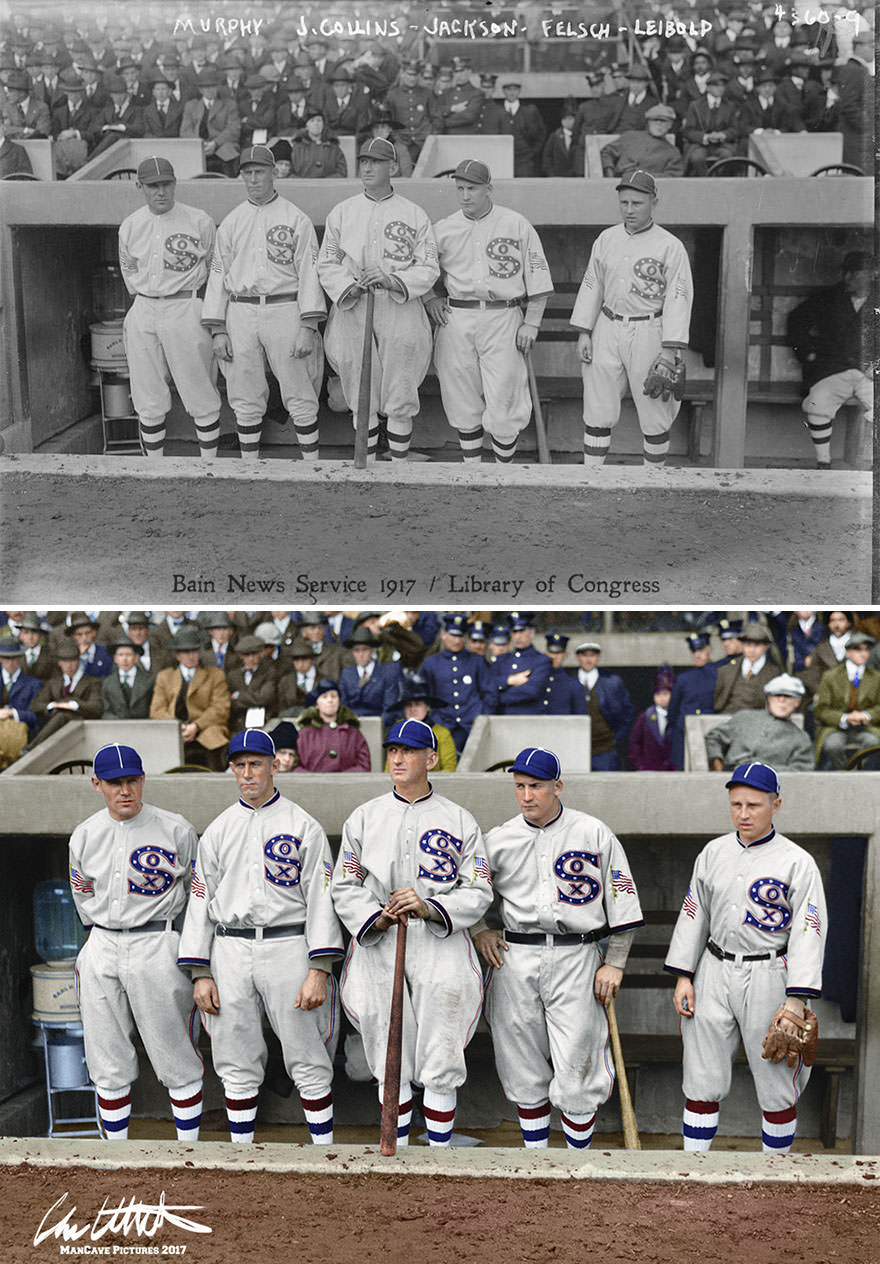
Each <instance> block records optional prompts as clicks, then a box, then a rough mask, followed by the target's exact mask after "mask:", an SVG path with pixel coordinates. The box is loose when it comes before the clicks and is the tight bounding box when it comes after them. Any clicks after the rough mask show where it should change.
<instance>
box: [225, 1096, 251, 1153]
mask: <svg viewBox="0 0 880 1264" xmlns="http://www.w3.org/2000/svg"><path fill="white" fill-rule="evenodd" d="M258 1101H259V1094H257V1093H254V1095H253V1097H230V1096H229V1094H227V1095H226V1115H227V1117H228V1119H229V1138H230V1140H231V1141H253V1139H254V1124H255V1122H256V1118H257V1102H258Z"/></svg>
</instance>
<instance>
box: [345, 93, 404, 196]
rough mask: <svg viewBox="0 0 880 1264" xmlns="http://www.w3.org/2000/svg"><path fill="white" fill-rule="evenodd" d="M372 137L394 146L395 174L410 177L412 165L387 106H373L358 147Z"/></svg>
mask: <svg viewBox="0 0 880 1264" xmlns="http://www.w3.org/2000/svg"><path fill="white" fill-rule="evenodd" d="M373 136H379V137H381V139H382V140H387V141H388V142H389V144H391V145H393V146H394V152H395V154H396V155H397V174H398V175H399V176H402V177H403V178H404V179H405V178H406V177H407V176H411V175H412V171H413V165H412V159H411V158H410V156H409V149H408V148H407V146H406V145H405V144H404V143H403V142H402V141H401V139H400V123H399V122H398V121H397V119H396V118H395V117H394V115H393V114H392V113H391V111H390V110H389V109H388V108H387V106H384V105H375V106H373V109H372V114H371V116H370V126H369V128H368V129H367V130H366V132H364V133H362V135H361V136H360V137H359V138H358V146H360V144H361V142H364V143H366V141H368V140H370V138H371V137H373Z"/></svg>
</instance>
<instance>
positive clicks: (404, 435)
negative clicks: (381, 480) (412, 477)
mask: <svg viewBox="0 0 880 1264" xmlns="http://www.w3.org/2000/svg"><path fill="white" fill-rule="evenodd" d="M412 432H413V419H412V417H389V418H388V451H389V452H390V453H391V459H392V460H393V461H405V460H406V454H407V453H408V452H409V445H410V440H411V439H412Z"/></svg>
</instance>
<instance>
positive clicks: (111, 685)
mask: <svg viewBox="0 0 880 1264" xmlns="http://www.w3.org/2000/svg"><path fill="white" fill-rule="evenodd" d="M107 648H108V649H109V651H110V653H111V654H112V655H113V671H111V672H110V674H109V675H107V676H104V677H103V679H102V681H101V701H102V703H103V706H104V715H103V718H104V719H105V720H148V719H149V718H150V703H151V702H152V700H153V686H154V684H155V681H156V678H155V676H154V675H152V674H151V673H150V672H148V671H144V669H143V667H142V666H141V664H140V658H141V656H142V654H143V650H142V648H141V646H140V645H136V644H135V642H134V641H133V640H132V639H131V637H128V636H126V635H125V634H124V633H120V635H119V636H117V637H115V638H114V639H113V640H112V641H111V642H110V644H109V645H108V646H107Z"/></svg>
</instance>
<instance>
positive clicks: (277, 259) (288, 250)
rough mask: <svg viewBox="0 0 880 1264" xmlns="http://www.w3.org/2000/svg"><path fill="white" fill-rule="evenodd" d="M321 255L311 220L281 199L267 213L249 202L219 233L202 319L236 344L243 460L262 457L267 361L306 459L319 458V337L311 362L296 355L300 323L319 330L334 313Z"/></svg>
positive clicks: (231, 382) (232, 397) (228, 371)
mask: <svg viewBox="0 0 880 1264" xmlns="http://www.w3.org/2000/svg"><path fill="white" fill-rule="evenodd" d="M317 255H318V239H317V236H316V234H315V229H314V225H313V224H312V221H311V220H310V219H309V217H308V216H307V215H305V214H304V213H303V212H302V211H301V210H300V209H299V208H298V207H297V206H294V204H293V203H292V202H290V201H288V199H287V198H283V197H279V196H278V195H276V196H275V197H274V198H272V199H271V201H269V202H266V203H265V204H264V205H262V206H258V205H256V204H255V203H254V202H249V201H248V202H243V203H242V204H241V206H237V207H236V208H235V210H234V211H230V212H229V214H228V215H227V216H226V218H225V219H224V220H223V222H222V223H221V225H220V227H219V229H218V230H217V245H216V249H215V252H214V259H213V262H212V265H211V273H210V276H209V278H208V288H207V290H206V291H205V304H204V309H203V312H202V320H203V322H204V323H205V324H206V325H208V326H209V327H210V328H211V330H212V331H213V332H215V333H216V332H217V331H218V330H223V329H225V330H226V332H227V333H228V335H229V339H230V342H231V344H232V359H231V360H230V361H222V362H221V363H222V367H223V371H224V373H225V375H226V391H227V396H228V398H229V404H230V407H231V408H232V410H233V412H234V413H235V421H236V426H237V429H238V437H239V442H240V444H241V449H242V455H243V456H244V455H256V454H257V453H258V452H259V444H260V431H261V429H262V426H263V415H264V413H265V411H266V403H267V401H268V398H269V387H268V384H267V381H266V362H267V361H268V365H269V368H270V369H271V370H272V372H273V373H274V374H275V377H276V378H277V379H278V385H279V387H280V388H281V398H282V399H283V401H284V407H285V408H286V409H287V411H288V414H289V415H290V418H291V420H292V422H293V424H294V428H295V430H296V434H297V438H298V439H299V442H300V447H301V448H302V451H303V455H304V456H317V453H318V428H317V424H318V423H317V418H318V391H319V390H320V389H321V378H322V376H323V372H324V357H323V352H322V350H321V339H320V337H318V336H317V334H316V336H315V338H314V339H313V342H314V348H313V350H312V352H311V353H310V354H309V355H308V356H305V357H302V358H298V357H295V356H292V355H291V348H292V346H293V342H294V340H295V338H296V335H297V333H298V331H299V328H300V322H301V321H302V322H305V323H307V324H308V325H310V326H311V327H312V328H314V329H316V330H317V321H318V320H319V319H320V318H322V317H323V316H324V315H325V313H326V310H327V306H326V303H325V302H324V295H323V293H322V292H321V286H320V284H319V282H318V276H317V271H316V260H317Z"/></svg>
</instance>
